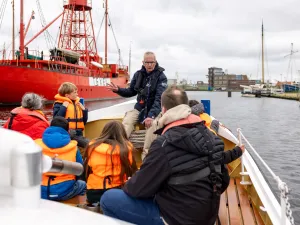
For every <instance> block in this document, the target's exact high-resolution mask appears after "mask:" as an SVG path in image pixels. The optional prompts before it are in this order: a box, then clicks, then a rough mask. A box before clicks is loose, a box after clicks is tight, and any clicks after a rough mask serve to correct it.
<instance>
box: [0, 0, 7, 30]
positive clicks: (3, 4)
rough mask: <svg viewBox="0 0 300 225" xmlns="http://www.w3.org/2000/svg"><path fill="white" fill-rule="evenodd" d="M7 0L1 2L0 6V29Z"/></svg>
mask: <svg viewBox="0 0 300 225" xmlns="http://www.w3.org/2000/svg"><path fill="white" fill-rule="evenodd" d="M7 1H8V0H4V1H3V2H2V4H1V8H0V29H1V26H2V21H3V18H4V13H5V9H6V5H7Z"/></svg>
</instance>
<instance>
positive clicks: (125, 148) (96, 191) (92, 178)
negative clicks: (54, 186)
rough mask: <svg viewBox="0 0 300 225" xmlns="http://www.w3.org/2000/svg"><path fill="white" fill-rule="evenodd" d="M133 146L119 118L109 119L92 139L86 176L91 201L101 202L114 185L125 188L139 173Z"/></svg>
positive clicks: (86, 157) (87, 149) (88, 148)
mask: <svg viewBox="0 0 300 225" xmlns="http://www.w3.org/2000/svg"><path fill="white" fill-rule="evenodd" d="M133 150H134V147H133V145H132V144H131V143H130V142H129V140H128V138H127V135H126V131H125V129H124V126H123V125H122V123H121V122H119V121H110V122H108V123H107V124H106V125H105V126H104V128H103V130H102V133H101V135H100V137H98V138H96V139H94V140H91V141H90V143H89V145H88V146H87V148H86V151H85V157H84V158H85V162H84V168H85V178H86V181H87V192H86V195H87V200H88V203H89V204H95V203H99V202H100V198H101V196H102V194H103V193H104V192H105V191H106V190H108V189H112V188H122V186H123V185H124V184H125V182H126V181H127V180H128V179H129V178H130V177H131V176H132V174H134V173H135V171H136V170H137V166H136V163H135V160H134V157H133Z"/></svg>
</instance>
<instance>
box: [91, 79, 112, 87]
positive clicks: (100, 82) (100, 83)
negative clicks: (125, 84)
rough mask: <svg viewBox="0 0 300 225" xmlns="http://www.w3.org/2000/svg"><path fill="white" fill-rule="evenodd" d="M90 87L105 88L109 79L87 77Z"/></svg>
mask: <svg viewBox="0 0 300 225" xmlns="http://www.w3.org/2000/svg"><path fill="white" fill-rule="evenodd" d="M89 84H90V86H107V84H110V78H101V77H89Z"/></svg>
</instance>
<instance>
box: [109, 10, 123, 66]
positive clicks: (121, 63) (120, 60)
mask: <svg viewBox="0 0 300 225" xmlns="http://www.w3.org/2000/svg"><path fill="white" fill-rule="evenodd" d="M108 21H109V25H110V27H111V30H112V33H113V36H114V39H115V42H116V46H117V49H118V54H119V63H120V65H121V66H124V63H123V59H122V57H121V50H120V47H119V45H118V41H117V38H116V35H115V32H114V29H113V27H112V23H111V21H110V17H109V15H108Z"/></svg>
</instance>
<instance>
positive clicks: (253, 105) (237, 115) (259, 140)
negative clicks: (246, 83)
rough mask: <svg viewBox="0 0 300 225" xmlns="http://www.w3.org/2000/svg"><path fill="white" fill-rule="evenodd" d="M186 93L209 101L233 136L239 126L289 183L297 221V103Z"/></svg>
mask: <svg viewBox="0 0 300 225" xmlns="http://www.w3.org/2000/svg"><path fill="white" fill-rule="evenodd" d="M188 95H189V98H190V99H198V100H201V99H209V100H211V114H212V115H213V116H214V117H215V118H216V119H218V120H220V121H222V123H224V125H226V126H227V127H228V128H229V129H231V130H232V132H233V133H234V134H235V135H236V134H237V132H236V129H237V128H241V129H242V132H243V134H244V135H245V136H246V138H247V139H248V140H249V141H250V143H251V145H252V146H253V147H254V148H255V150H256V151H257V152H258V153H259V154H260V156H261V157H262V158H263V159H264V160H265V161H266V162H267V164H268V165H269V167H270V168H271V169H272V170H273V172H274V173H275V174H276V175H278V176H279V177H280V178H281V179H282V180H283V181H284V182H286V183H287V184H288V187H289V188H290V189H291V194H290V196H289V198H290V199H291V204H292V210H293V216H294V219H295V224H300V107H299V105H300V104H299V102H296V101H291V100H283V99H274V98H245V97H241V94H240V93H232V97H231V98H228V97H227V92H213V93H211V92H188ZM250 153H251V152H250ZM252 155H253V154H252ZM263 171H264V172H265V170H264V169H263ZM265 176H266V177H267V179H268V181H269V183H270V184H271V185H272V188H273V190H274V191H275V192H276V193H277V194H278V188H277V186H276V184H275V182H274V180H273V178H272V177H271V175H270V174H268V173H267V172H266V174H265Z"/></svg>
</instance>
